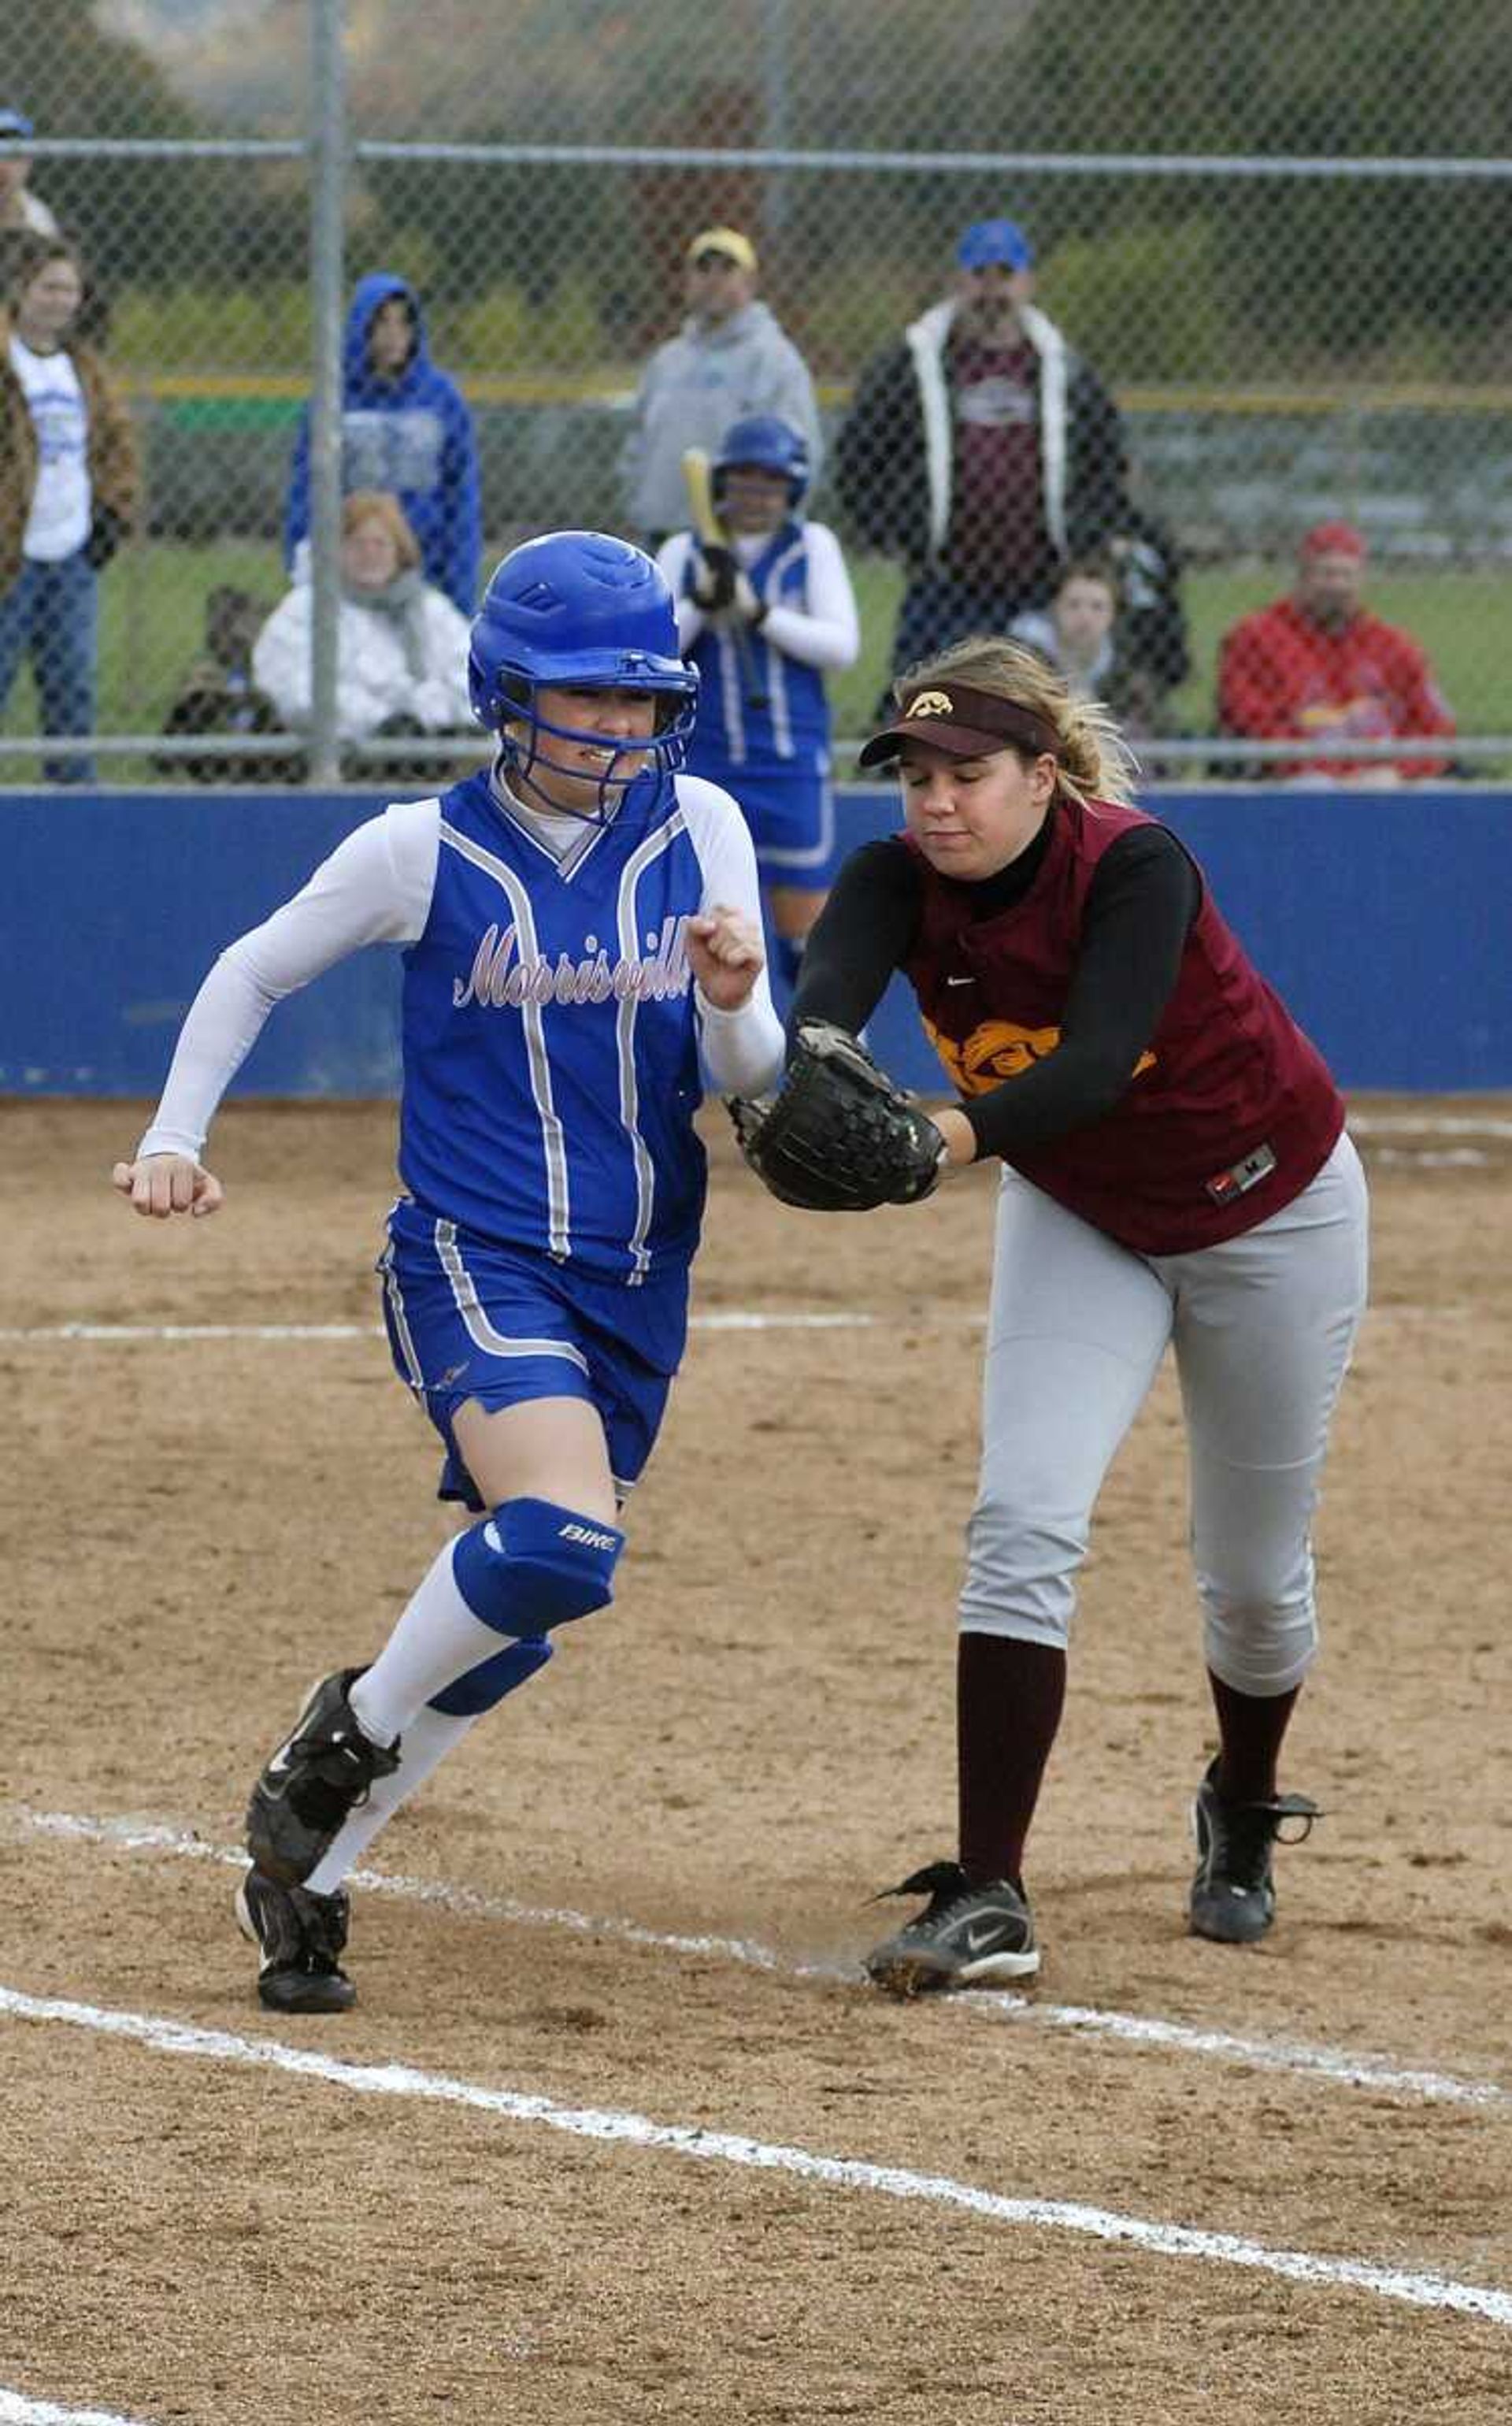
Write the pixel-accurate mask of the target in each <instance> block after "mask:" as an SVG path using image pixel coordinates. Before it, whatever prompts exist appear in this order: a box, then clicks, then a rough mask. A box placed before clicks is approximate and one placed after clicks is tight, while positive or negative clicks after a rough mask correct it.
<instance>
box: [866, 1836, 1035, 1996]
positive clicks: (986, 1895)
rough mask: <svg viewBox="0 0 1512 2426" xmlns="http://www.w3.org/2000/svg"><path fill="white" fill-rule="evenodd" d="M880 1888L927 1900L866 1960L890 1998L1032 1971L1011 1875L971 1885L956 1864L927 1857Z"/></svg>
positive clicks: (1030, 1937)
mask: <svg viewBox="0 0 1512 2426" xmlns="http://www.w3.org/2000/svg"><path fill="white" fill-rule="evenodd" d="M884 1892H885V1893H886V1894H888V1895H926V1896H927V1897H928V1898H929V1901H928V1903H927V1904H926V1905H925V1909H924V1911H923V1912H921V1913H920V1914H919V1915H918V1917H917V1918H915V1919H913V1920H910V1921H906V1922H905V1924H904V1926H903V1927H902V1928H901V1929H900V1930H899V1931H898V1932H897V1933H896V1934H895V1935H894V1936H893V1937H889V1938H887V1939H885V1940H884V1942H883V1943H882V1944H881V1945H880V1946H878V1947H875V1948H874V1949H873V1950H872V1952H871V1953H870V1954H868V1956H867V1957H866V1971H867V1976H868V1978H869V1979H871V1980H873V1981H875V1982H876V1984H877V1987H878V1988H886V1989H887V1990H888V1991H889V1993H890V1994H891V1995H893V1996H894V1997H916V1996H918V1995H920V1994H921V1993H922V1992H923V1991H924V1990H926V1989H935V1988H973V1987H978V1986H984V1985H987V1984H989V1983H995V1982H997V1981H1002V1980H1024V1979H1027V1978H1028V1977H1029V1975H1030V1974H1031V1973H1032V1972H1035V1971H1037V1970H1038V1968H1039V1949H1038V1948H1037V1945H1036V1944H1035V1924H1034V1916H1033V1914H1032V1913H1031V1912H1030V1910H1029V1902H1028V1899H1027V1897H1026V1896H1025V1894H1024V1892H1023V1889H1022V1887H1021V1885H1020V1884H1018V1882H1017V1881H1016V1880H1013V1879H994V1880H992V1881H991V1882H990V1883H989V1884H988V1885H987V1886H973V1884H972V1883H971V1881H970V1880H969V1879H968V1878H967V1876H966V1873H965V1871H964V1870H963V1869H962V1868H961V1867H960V1864H959V1863H958V1862H931V1863H930V1864H929V1865H928V1867H927V1868H925V1869H922V1870H915V1871H914V1873H913V1875H912V1877H911V1878H907V1879H905V1880H904V1881H903V1884H902V1885H901V1886H895V1887H888V1888H886V1889H885V1890H884Z"/></svg>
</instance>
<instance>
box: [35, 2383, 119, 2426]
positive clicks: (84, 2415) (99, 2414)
mask: <svg viewBox="0 0 1512 2426" xmlns="http://www.w3.org/2000/svg"><path fill="white" fill-rule="evenodd" d="M0 2426H142V2421H141V2420H140V2419H136V2420H134V2419H132V2418H118V2417H117V2415H116V2413H115V2411H114V2410H113V2409H59V2408H58V2406H57V2404H56V2402H52V2401H31V2400H28V2399H27V2397H26V2395H25V2393H24V2392H11V2391H8V2389H7V2388H6V2386H4V2385H0Z"/></svg>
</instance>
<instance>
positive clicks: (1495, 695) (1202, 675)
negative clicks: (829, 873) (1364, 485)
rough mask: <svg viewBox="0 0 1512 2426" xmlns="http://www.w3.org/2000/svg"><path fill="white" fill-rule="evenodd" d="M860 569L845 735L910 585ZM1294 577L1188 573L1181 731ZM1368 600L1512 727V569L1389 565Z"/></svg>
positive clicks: (1479, 708) (1468, 719)
mask: <svg viewBox="0 0 1512 2426" xmlns="http://www.w3.org/2000/svg"><path fill="white" fill-rule="evenodd" d="M851 571H852V577H853V579H854V581H855V584H856V595H857V600H858V603H859V604H860V607H861V635H862V639H861V656H860V658H859V659H858V661H857V663H856V664H855V665H854V666H853V667H852V668H851V669H850V671H849V672H848V673H845V674H842V675H840V676H838V677H837V678H836V680H835V681H834V683H833V684H832V685H831V687H830V697H831V699H832V700H833V703H834V709H835V730H836V732H837V734H839V735H842V736H847V735H854V734H857V733H860V732H862V731H863V730H864V729H865V728H866V726H867V725H868V724H869V723H870V721H871V719H872V716H873V712H874V710H875V708H876V704H877V698H878V696H879V694H880V691H881V688H882V684H883V682H884V680H885V679H886V675H887V670H888V661H889V656H890V653H891V649H892V639H893V622H894V619H895V617H896V613H897V602H898V598H899V595H900V592H901V590H902V582H901V579H900V577H899V575H898V574H897V573H896V572H895V570H894V569H893V566H891V565H888V564H884V563H882V562H880V561H879V560H878V559H877V558H875V557H871V558H861V559H860V560H858V561H857V562H855V563H854V564H853V565H852V568H851ZM1286 586H1287V574H1286V573H1285V572H1284V571H1283V570H1280V569H1277V568H1272V569H1269V570H1264V569H1263V570H1260V571H1255V572H1244V573H1232V572H1228V571H1225V570H1223V569H1221V568H1216V569H1214V568H1204V569H1201V570H1198V571H1195V572H1192V573H1189V574H1187V576H1186V581H1185V585H1184V589H1185V597H1186V613H1187V622H1188V624H1189V627H1190V632H1191V643H1192V667H1193V671H1192V677H1191V680H1190V681H1189V682H1188V683H1187V684H1186V685H1185V687H1183V688H1182V690H1180V691H1179V692H1178V693H1177V695H1176V699H1175V703H1174V709H1175V722H1176V726H1177V729H1178V730H1180V731H1181V732H1182V733H1191V734H1210V733H1212V731H1213V729H1214V685H1215V679H1216V671H1217V659H1218V643H1219V641H1220V640H1221V639H1222V637H1223V635H1224V633H1225V632H1226V631H1227V630H1228V629H1229V626H1230V625H1231V623H1236V622H1237V621H1238V619H1239V617H1240V616H1241V615H1247V614H1250V613H1251V612H1252V611H1253V609H1254V608H1255V607H1263V606H1265V605H1267V604H1268V603H1269V601H1270V600H1271V599H1273V598H1276V597H1278V596H1279V594H1280V592H1281V591H1282V590H1284V589H1285V588H1286ZM1368 603H1369V606H1370V608H1371V611H1372V612H1373V613H1374V614H1376V615H1381V616H1384V617H1385V619H1386V621H1387V622H1388V623H1401V624H1404V625H1405V626H1406V628H1407V630H1408V631H1409V632H1411V633H1412V634H1413V635H1414V637H1415V638H1416V639H1418V640H1420V641H1421V642H1422V644H1423V646H1424V648H1425V649H1426V650H1427V652H1428V655H1429V657H1430V659H1431V660H1432V663H1433V667H1434V671H1436V673H1437V674H1438V676H1439V680H1440V684H1441V685H1442V687H1443V689H1444V690H1445V692H1446V693H1447V695H1448V698H1449V702H1450V704H1451V706H1452V707H1453V708H1454V711H1455V715H1456V719H1457V720H1458V723H1459V729H1460V731H1461V732H1462V733H1471V734H1505V733H1512V682H1509V679H1508V668H1509V666H1512V578H1509V577H1508V575H1507V574H1498V573H1438V574H1435V573H1417V574H1406V573H1404V574H1387V573H1383V574H1380V576H1379V577H1378V578H1377V579H1375V580H1373V581H1372V582H1371V585H1370V589H1369V591H1368Z"/></svg>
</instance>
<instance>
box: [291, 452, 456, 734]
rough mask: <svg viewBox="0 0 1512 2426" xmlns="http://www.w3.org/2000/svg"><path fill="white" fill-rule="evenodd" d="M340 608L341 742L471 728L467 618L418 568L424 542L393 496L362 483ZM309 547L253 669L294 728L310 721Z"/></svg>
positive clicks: (346, 514) (345, 549)
mask: <svg viewBox="0 0 1512 2426" xmlns="http://www.w3.org/2000/svg"><path fill="white" fill-rule="evenodd" d="M341 527H342V544H341V570H342V586H341V613H340V620H339V623H338V627H337V658H338V670H337V686H336V714H337V730H338V732H339V734H340V736H341V738H342V740H343V741H366V740H371V739H372V738H374V737H375V736H377V735H378V734H380V733H383V732H390V733H394V732H400V733H450V732H457V731H463V732H466V731H471V730H472V724H473V720H472V711H471V708H470V706H469V703H468V695H467V646H468V624H467V619H466V617H465V616H463V615H460V614H458V610H457V608H456V607H454V606H453V605H452V602H451V600H450V599H449V598H448V597H446V595H445V594H444V592H443V591H442V590H436V589H433V588H431V587H430V586H429V584H428V583H427V582H426V579H425V577H424V575H423V574H422V573H421V570H420V549H419V545H418V543H417V542H416V540H415V535H414V533H413V531H412V530H411V529H410V525H409V523H408V522H407V521H406V520H405V516H404V511H403V509H402V508H401V506H400V504H399V501H398V499H397V498H396V497H393V496H389V495H387V494H385V493H383V492H382V491H380V490H377V489H356V490H354V491H353V492H352V493H351V495H350V496H349V497H348V498H347V499H346V503H345V505H344V506H343V508H342V519H341ZM313 614H314V594H313V591H312V588H311V583H310V572H309V562H308V552H307V551H306V550H301V551H300V554H299V558H298V559H297V561H296V565H295V578H294V587H293V589H292V590H290V591H289V594H288V596H287V597H286V598H285V599H284V600H283V601H282V603H281V605H280V606H278V607H275V608H274V610H273V612H272V614H271V615H270V616H269V617H268V619H267V622H266V623H265V624H264V626H263V629H262V631H261V632H260V633H259V634H258V637H257V641H256V645H255V646H254V648H253V650H252V676H253V679H254V681H255V682H256V684H257V686H258V688H259V689H260V690H263V691H265V692H266V694H267V696H268V698H269V699H270V700H271V701H272V702H273V704H274V706H275V707H276V708H277V710H278V713H279V717H280V720H281V722H282V723H283V724H284V725H286V726H287V727H288V728H289V729H290V730H291V731H293V732H297V733H298V732H301V731H304V730H305V729H307V728H308V726H309V723H310V713H311V708H310V631H311V621H312V617H313Z"/></svg>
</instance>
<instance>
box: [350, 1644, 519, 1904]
mask: <svg viewBox="0 0 1512 2426" xmlns="http://www.w3.org/2000/svg"><path fill="white" fill-rule="evenodd" d="M498 1639H499V1638H498V1636H497V1635H495V1636H494V1638H493V1640H494V1642H495V1643H497V1642H498ZM482 1716H483V1713H482V1712H481V1711H480V1710H469V1711H467V1712H466V1713H465V1715H463V1716H461V1717H456V1718H454V1717H453V1716H451V1715H450V1713H448V1712H447V1711H445V1710H427V1709H424V1708H422V1709H419V1710H417V1711H416V1712H415V1714H414V1716H413V1717H412V1718H410V1719H408V1720H407V1721H406V1722H405V1728H404V1745H403V1749H402V1750H401V1752H400V1755H399V1766H398V1768H397V1769H396V1770H394V1772H393V1774H392V1775H391V1776H389V1777H380V1778H378V1780H377V1781H376V1783H375V1785H374V1787H373V1790H372V1792H371V1793H370V1794H369V1796H368V1798H367V1801H366V1802H365V1803H361V1804H360V1805H359V1806H358V1808H357V1809H356V1810H355V1811H354V1812H353V1813H352V1815H351V1817H350V1819H349V1820H346V1823H345V1825H344V1826H343V1827H342V1829H341V1831H340V1833H339V1834H338V1835H337V1836H335V1837H334V1838H333V1839H332V1841H331V1843H330V1847H329V1849H328V1850H327V1852H325V1853H324V1854H323V1855H322V1857H321V1859H320V1860H319V1861H318V1862H317V1863H316V1864H315V1867H314V1869H313V1870H312V1871H311V1873H310V1876H309V1877H308V1878H307V1879H306V1881H305V1885H306V1887H307V1888H308V1889H309V1891H310V1893H311V1894H312V1895H334V1894H335V1892H336V1889H337V1888H338V1887H339V1886H340V1884H341V1883H342V1881H343V1879H344V1878H345V1877H346V1873H347V1871H348V1870H351V1869H355V1868H356V1867H357V1864H358V1863H359V1862H360V1861H361V1860H362V1855H363V1854H364V1853H365V1852H366V1851H367V1849H368V1847H369V1845H370V1844H371V1843H372V1841H373V1839H374V1837H375V1836H377V1835H378V1830H379V1829H380V1828H383V1827H386V1826H387V1824H388V1822H389V1821H390V1820H392V1819H393V1817H394V1813H395V1812H396V1811H397V1810H398V1808H399V1806H400V1804H401V1803H408V1802H409V1800H410V1795H411V1794H413V1793H414V1791H415V1789H416V1788H417V1787H421V1786H424V1784H425V1782H426V1778H427V1777H428V1776H429V1775H430V1773H431V1771H433V1770H435V1769H437V1768H439V1767H440V1765H441V1763H442V1761H443V1760H444V1759H445V1757H446V1755H447V1754H448V1753H449V1752H455V1751H456V1749H457V1746H458V1744H459V1743H460V1742H461V1740H462V1738H463V1737H464V1736H465V1735H466V1733H467V1731H468V1729H469V1727H472V1726H475V1725H476V1723H477V1722H478V1720H479V1719H480V1718H481V1717H482Z"/></svg>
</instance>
